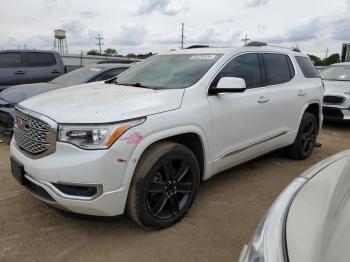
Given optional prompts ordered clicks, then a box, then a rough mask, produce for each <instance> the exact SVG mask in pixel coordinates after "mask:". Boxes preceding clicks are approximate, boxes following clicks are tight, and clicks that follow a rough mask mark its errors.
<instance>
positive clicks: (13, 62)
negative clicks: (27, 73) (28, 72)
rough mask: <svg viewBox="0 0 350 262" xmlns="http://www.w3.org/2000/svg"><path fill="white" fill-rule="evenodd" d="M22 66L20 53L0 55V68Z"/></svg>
mask: <svg viewBox="0 0 350 262" xmlns="http://www.w3.org/2000/svg"><path fill="white" fill-rule="evenodd" d="M20 66H22V56H21V53H0V68H8V67H10V68H11V67H20Z"/></svg>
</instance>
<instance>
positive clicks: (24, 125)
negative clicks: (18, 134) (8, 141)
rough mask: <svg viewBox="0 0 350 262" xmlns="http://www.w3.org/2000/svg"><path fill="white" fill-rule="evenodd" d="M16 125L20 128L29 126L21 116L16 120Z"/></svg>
mask: <svg viewBox="0 0 350 262" xmlns="http://www.w3.org/2000/svg"><path fill="white" fill-rule="evenodd" d="M15 127H16V128H18V129H21V130H24V129H26V127H27V123H26V122H25V121H23V120H22V119H21V118H18V119H17V120H16V121H15Z"/></svg>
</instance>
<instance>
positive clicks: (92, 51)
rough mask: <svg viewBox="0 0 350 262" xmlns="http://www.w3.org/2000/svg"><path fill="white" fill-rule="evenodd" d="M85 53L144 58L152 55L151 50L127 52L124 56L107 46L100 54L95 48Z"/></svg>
mask: <svg viewBox="0 0 350 262" xmlns="http://www.w3.org/2000/svg"><path fill="white" fill-rule="evenodd" d="M86 54H87V55H98V56H115V57H128V58H140V59H144V58H147V57H150V56H152V55H153V53H152V52H149V53H146V54H133V53H130V54H127V55H126V56H123V55H119V54H118V52H117V50H115V49H113V48H107V49H106V50H104V52H103V53H102V54H100V52H98V51H97V50H96V49H92V50H89V51H88V52H86Z"/></svg>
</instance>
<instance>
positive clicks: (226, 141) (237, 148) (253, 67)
mask: <svg viewBox="0 0 350 262" xmlns="http://www.w3.org/2000/svg"><path fill="white" fill-rule="evenodd" d="M221 77H239V78H243V79H244V80H245V82H246V86H247V90H246V91H245V92H243V93H223V94H218V95H211V96H208V99H209V104H210V109H211V119H212V140H211V146H212V148H213V150H212V159H213V164H214V165H213V167H214V172H219V171H221V170H224V169H226V168H229V167H230V166H233V165H235V164H238V163H240V162H243V161H246V160H248V159H251V158H253V157H255V156H257V155H259V154H261V153H263V152H265V151H266V144H265V140H266V138H267V136H268V122H269V121H268V120H269V119H268V102H269V101H268V99H267V98H266V97H265V93H266V88H265V87H262V77H261V68H260V61H259V56H258V55H257V54H255V53H246V54H242V55H239V56H237V57H235V58H233V59H232V60H231V61H230V62H228V63H227V64H226V66H225V67H224V68H223V69H222V70H221V72H220V73H219V74H218V75H217V76H216V78H215V79H214V81H213V83H212V84H211V87H210V88H215V86H216V84H217V83H218V81H219V80H220V78H221Z"/></svg>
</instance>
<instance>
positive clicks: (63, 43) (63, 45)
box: [53, 29, 68, 54]
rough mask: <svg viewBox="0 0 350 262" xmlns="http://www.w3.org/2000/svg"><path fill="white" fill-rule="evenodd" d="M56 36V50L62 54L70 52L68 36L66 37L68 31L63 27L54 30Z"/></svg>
mask: <svg viewBox="0 0 350 262" xmlns="http://www.w3.org/2000/svg"><path fill="white" fill-rule="evenodd" d="M54 36H55V42H54V45H53V47H54V50H55V51H57V52H59V53H60V54H67V53H68V47H67V38H66V31H64V30H62V29H57V30H55V31H54Z"/></svg>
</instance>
